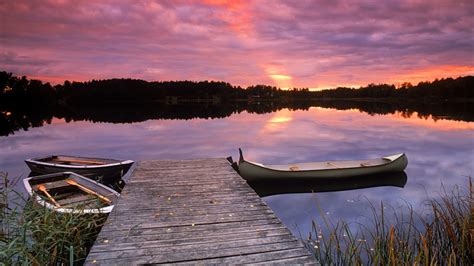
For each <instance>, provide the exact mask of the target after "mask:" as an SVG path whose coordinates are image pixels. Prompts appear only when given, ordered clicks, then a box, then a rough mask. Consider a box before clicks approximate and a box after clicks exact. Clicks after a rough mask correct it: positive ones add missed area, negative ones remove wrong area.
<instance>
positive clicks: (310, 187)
mask: <svg viewBox="0 0 474 266" xmlns="http://www.w3.org/2000/svg"><path fill="white" fill-rule="evenodd" d="M407 179H408V177H407V175H406V173H405V172H391V173H382V174H375V175H363V176H352V177H341V178H334V179H329V178H328V179H308V178H306V179H295V178H287V179H281V178H280V179H266V180H258V181H249V182H248V184H249V185H250V186H251V187H252V188H253V189H254V190H255V192H257V194H258V195H259V196H260V197H266V196H272V195H280V194H294V193H314V192H331V191H345V190H355V189H363V188H372V187H382V186H390V187H399V188H403V187H405V185H406V183H407Z"/></svg>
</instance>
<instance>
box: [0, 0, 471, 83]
mask: <svg viewBox="0 0 474 266" xmlns="http://www.w3.org/2000/svg"><path fill="white" fill-rule="evenodd" d="M473 16H474V4H473V2H472V1H466V0H461V1H455V2H453V1H448V0H436V1H409V0H402V1H390V2H385V1H383V2H380V1H371V0H366V1H362V2H358V3H354V2H349V1H342V0H341V1H284V0H278V1H266V0H262V1H238V0H236V1H231V0H228V1H226V0H201V1H199V0H189V1H181V0H179V1H170V2H168V1H152V0H146V1H131V0H124V1H109V0H99V1H57V0H45V1H26V0H18V1H2V2H1V3H0V27H1V28H0V32H1V34H0V70H6V71H9V72H13V73H14V74H15V75H27V76H29V77H31V78H37V79H41V80H44V81H50V82H53V83H62V82H63V81H64V80H66V79H67V80H77V81H84V80H90V79H105V78H115V77H119V78H120V77H124V78H128V77H130V78H139V79H145V80H149V81H152V80H222V81H226V82H230V83H232V84H234V85H240V86H248V85H253V84H268V85H272V86H277V87H281V88H292V87H298V88H303V87H304V88H311V89H322V88H332V87H337V86H353V87H357V86H364V85H367V84H369V83H383V82H386V83H395V84H397V83H402V82H412V83H413V84H416V83H418V82H420V81H431V80H433V79H436V78H444V77H458V76H464V75H473V74H474V63H473V62H474V58H473V53H472V51H473V43H474V32H473V27H472V26H473V25H472V18H473Z"/></svg>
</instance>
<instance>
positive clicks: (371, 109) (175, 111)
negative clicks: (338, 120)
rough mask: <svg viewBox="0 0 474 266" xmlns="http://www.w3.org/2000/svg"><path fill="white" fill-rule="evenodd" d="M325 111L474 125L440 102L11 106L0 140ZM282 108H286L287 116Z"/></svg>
mask: <svg viewBox="0 0 474 266" xmlns="http://www.w3.org/2000/svg"><path fill="white" fill-rule="evenodd" d="M311 107H324V108H331V109H335V110H346V111H347V110H348V111H359V112H363V113H368V114H370V115H376V114H383V115H386V114H398V115H399V117H403V118H411V117H413V116H416V117H417V118H423V119H428V118H429V119H433V120H435V121H437V120H455V121H474V114H473V113H472V112H469V110H470V109H469V108H470V106H469V104H468V103H453V102H443V103H441V104H439V103H437V104H427V103H417V102H412V101H406V102H366V101H341V100H331V101H328V100H319V101H296V102H291V101H290V102H271V101H263V102H230V103H226V104H184V105H183V104H182V105H179V104H171V105H169V104H136V103H127V104H120V105H118V104H108V105H107V104H104V105H102V106H100V107H97V106H88V105H87V103H85V104H84V105H81V106H56V107H44V108H39V109H38V108H29V109H24V108H20V107H18V108H13V109H12V108H11V107H2V106H0V136H8V135H11V134H14V133H15V132H17V131H19V130H28V129H29V128H34V127H41V126H44V125H46V124H51V123H52V122H53V121H54V120H55V119H57V118H60V119H62V120H63V121H65V122H68V123H69V122H73V121H92V122H108V123H132V122H143V121H147V120H150V119H155V120H156V119H183V120H189V119H196V118H205V119H217V118H226V117H230V116H231V115H233V114H238V113H241V112H243V111H246V112H248V113H256V114H265V113H272V112H278V111H279V112H278V113H277V114H275V115H274V116H273V117H272V118H270V119H269V121H268V123H267V129H266V130H269V131H272V130H274V129H275V128H278V127H282V126H283V125H281V124H279V123H284V122H288V121H291V119H292V118H291V111H290V110H293V111H294V110H308V109H309V108H311ZM284 110H288V112H286V113H282V112H285V111H284Z"/></svg>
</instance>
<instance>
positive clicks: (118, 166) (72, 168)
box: [25, 155, 134, 182]
mask: <svg viewBox="0 0 474 266" xmlns="http://www.w3.org/2000/svg"><path fill="white" fill-rule="evenodd" d="M25 163H26V164H27V165H28V167H29V168H30V169H31V171H32V172H33V173H36V174H40V175H41V174H52V173H60V172H74V173H77V174H80V175H82V176H85V177H89V178H91V179H94V180H100V181H105V182H109V181H112V180H118V179H120V178H121V177H122V176H123V175H124V174H125V173H127V171H128V170H129V169H130V167H131V166H132V164H133V163H134V162H133V161H132V160H126V161H120V160H114V159H102V158H88V157H77V156H66V155H52V156H47V157H38V158H32V159H27V160H25Z"/></svg>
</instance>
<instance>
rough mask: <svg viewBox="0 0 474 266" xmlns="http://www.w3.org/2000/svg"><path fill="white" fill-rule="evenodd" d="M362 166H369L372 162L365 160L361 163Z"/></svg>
mask: <svg viewBox="0 0 474 266" xmlns="http://www.w3.org/2000/svg"><path fill="white" fill-rule="evenodd" d="M360 166H365V167H367V166H370V163H369V162H363V163H360Z"/></svg>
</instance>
